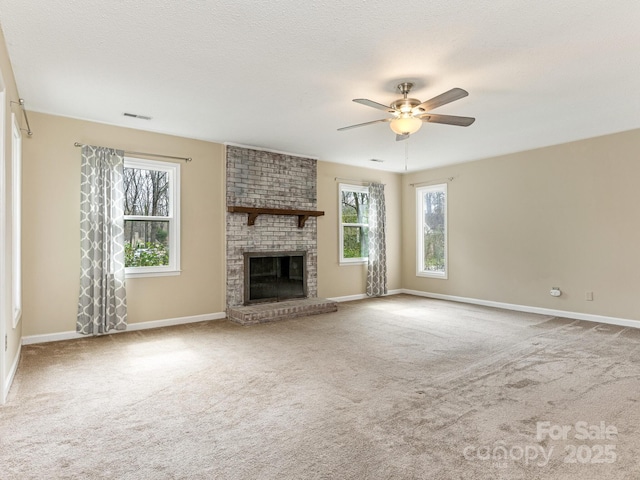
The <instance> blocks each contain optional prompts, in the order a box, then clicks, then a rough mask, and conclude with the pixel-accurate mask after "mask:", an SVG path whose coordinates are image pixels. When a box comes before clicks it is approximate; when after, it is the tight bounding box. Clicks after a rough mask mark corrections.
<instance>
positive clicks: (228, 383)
mask: <svg viewBox="0 0 640 480" xmlns="http://www.w3.org/2000/svg"><path fill="white" fill-rule="evenodd" d="M639 341H640V330H633V329H626V328H621V327H614V326H607V325H598V324H594V323H588V322H580V321H573V320H567V319H558V318H549V317H544V316H538V315H530V314H520V313H516V312H509V311H503V310H496V309H490V308H483V307H476V306H470V305H463V304H454V303H448V302H443V301H437V300H429V299H424V298H418V297H411V296H406V295H399V296H392V297H386V298H382V299H375V300H364V301H359V302H351V303H344V304H341V305H340V310H339V312H338V313H332V314H325V315H318V316H314V317H307V318H301V319H296V320H289V321H284V322H280V323H274V324H265V325H257V326H253V327H240V326H237V325H234V324H231V323H229V322H227V321H218V322H207V323H199V324H191V325H186V326H181V327H173V328H165V329H159V330H147V331H143V332H131V333H123V334H117V335H109V336H106V337H100V338H88V339H83V340H75V341H68V342H58V343H50V344H41V345H33V346H27V347H25V348H24V349H23V354H22V360H21V363H20V367H19V370H18V373H17V376H16V379H15V383H14V386H13V388H12V390H11V392H10V394H9V400H8V403H7V404H6V405H4V406H1V407H0V478H2V479H31V478H34V479H52V478H73V479H84V478H87V479H90V478H113V479H243V480H244V479H375V480H378V479H465V480H472V479H580V480H588V479H638V478H640V433H639V431H638V428H639V426H640V403H639V401H638V400H639V399H640V368H639V367H640V348H639V345H640V343H639ZM539 422H548V423H546V424H545V423H539ZM580 422H585V423H584V424H583V423H580ZM601 422H604V430H605V431H606V430H607V429H608V432H606V433H608V436H605V438H594V439H582V437H580V435H581V433H582V430H583V428H582V427H583V426H587V427H589V426H592V425H593V426H598V428H595V427H594V428H593V432H592V433H593V435H598V436H600V437H602V436H601V435H599V433H598V431H599V428H600V426H601ZM538 427H540V428H546V430H545V431H544V432H543V433H545V434H544V435H543V437H544V438H540V439H539V438H537V430H538V429H539V428H538ZM563 427H566V428H570V429H571V430H569V431H568V432H567V435H566V437H567V438H566V440H565V439H562V438H560V439H557V440H553V439H551V438H549V436H548V435H546V432H547V431H551V432H552V434H554V436H555V438H558V436H557V435H555V434H556V433H558V432H559V431H561V429H562V428H563ZM566 428H565V430H566ZM612 428H615V429H617V434H616V435H613V434H612ZM576 435H578V436H579V437H580V438H575V436H576ZM500 447H502V448H500ZM552 448H553V450H551V449H552ZM505 452H506V456H505V455H504V454H505ZM549 452H551V453H549ZM572 452H573V453H572ZM534 453H535V455H536V457H534ZM501 454H502V455H503V456H501ZM543 455H545V456H547V455H548V458H549V460H548V462H545V460H544V458H545V457H543ZM573 460H575V463H566V462H567V461H569V462H571V461H573ZM594 462H595V463H594ZM597 462H610V463H597Z"/></svg>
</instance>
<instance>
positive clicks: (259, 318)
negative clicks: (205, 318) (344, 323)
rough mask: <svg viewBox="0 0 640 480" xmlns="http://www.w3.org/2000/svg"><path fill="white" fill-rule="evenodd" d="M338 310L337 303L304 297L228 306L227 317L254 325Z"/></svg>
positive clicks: (244, 323) (239, 322) (243, 323)
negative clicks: (275, 301)
mask: <svg viewBox="0 0 640 480" xmlns="http://www.w3.org/2000/svg"><path fill="white" fill-rule="evenodd" d="M337 310H338V304H337V303H336V302H334V301H333V300H327V299H324V298H304V299H301V300H288V301H286V302H277V303H261V304H258V305H250V306H246V307H231V308H229V312H228V317H229V320H231V321H232V322H235V323H238V324H240V325H255V324H258V323H267V322H273V321H275V320H285V319H289V318H296V317H305V316H307V315H316V314H319V313H330V312H335V311H337Z"/></svg>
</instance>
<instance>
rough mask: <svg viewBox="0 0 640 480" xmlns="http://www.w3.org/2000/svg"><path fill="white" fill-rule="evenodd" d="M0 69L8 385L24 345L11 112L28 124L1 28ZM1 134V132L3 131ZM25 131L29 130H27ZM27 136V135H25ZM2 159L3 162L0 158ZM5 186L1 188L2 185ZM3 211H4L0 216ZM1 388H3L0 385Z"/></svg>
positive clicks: (1, 298)
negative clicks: (16, 286)
mask: <svg viewBox="0 0 640 480" xmlns="http://www.w3.org/2000/svg"><path fill="white" fill-rule="evenodd" d="M0 72H1V74H2V82H0V86H2V84H4V88H5V102H4V105H3V109H4V125H5V129H4V135H2V136H1V138H0V149H1V150H2V152H1V153H0V154H1V155H4V165H5V168H4V172H3V173H4V175H0V178H1V177H2V176H4V182H5V184H4V186H5V191H4V193H5V195H4V198H0V209H2V211H3V212H4V215H5V227H6V228H5V231H4V234H3V235H2V238H0V248H1V249H2V253H3V257H4V265H0V269H2V271H0V277H1V278H0V288H1V289H2V292H0V322H2V323H3V327H4V328H2V329H0V330H2V331H3V332H4V334H5V335H6V336H7V349H6V350H5V348H4V345H5V340H4V338H0V345H1V347H0V355H1V356H2V361H1V362H0V366H1V367H2V368H1V369H0V381H1V382H2V385H5V383H6V381H7V379H8V378H9V374H10V371H9V369H10V368H11V367H12V366H13V365H14V362H15V360H16V358H17V353H18V350H19V348H20V339H21V337H22V325H23V322H22V321H20V322H19V323H18V324H17V325H16V327H15V328H14V327H13V315H12V311H11V298H12V297H11V295H12V283H13V282H12V270H11V265H12V258H13V247H12V245H11V238H12V234H11V224H12V218H11V214H12V208H13V202H12V193H11V176H12V173H11V112H15V114H16V118H17V119H18V121H19V123H20V125H21V126H22V125H24V120H23V116H22V111H21V109H20V108H19V107H18V106H17V105H12V104H11V102H17V101H18V99H19V94H18V90H17V87H16V82H15V78H14V76H13V69H12V67H11V62H10V61H9V54H8V53H7V48H6V44H5V40H4V35H3V34H2V31H1V30H0ZM0 135H1V132H0ZM23 135H25V134H23ZM25 136H26V135H25ZM0 163H1V162H0ZM0 190H1V189H0ZM1 217H2V215H1V214H0V218H1ZM0 390H2V389H1V388H0ZM2 400H3V399H2V398H0V403H2Z"/></svg>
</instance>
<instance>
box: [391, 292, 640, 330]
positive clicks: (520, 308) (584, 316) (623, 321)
mask: <svg viewBox="0 0 640 480" xmlns="http://www.w3.org/2000/svg"><path fill="white" fill-rule="evenodd" d="M402 293H406V294H408V295H416V296H419V297H427V298H435V299H438V300H449V301H451V302H460V303H471V304H474V305H483V306H485V307H494V308H503V309H505V310H515V311H516V312H526V313H538V314H540V315H551V316H554V317H564V318H573V319H575V320H586V321H588V322H596V323H606V324H608V325H618V326H620V327H632V328H640V320H632V319H629V318H618V317H607V316H604V315H593V314H591V313H580V312H570V311H566V310H554V309H551V308H542V307H531V306H528V305H516V304H513V303H502V302H493V301H490V300H481V299H478V298H468V297H457V296H454V295H442V294H440V293H430V292H421V291H419V290H408V289H403V290H402Z"/></svg>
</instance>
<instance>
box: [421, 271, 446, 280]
mask: <svg viewBox="0 0 640 480" xmlns="http://www.w3.org/2000/svg"><path fill="white" fill-rule="evenodd" d="M416 277H426V278H439V279H440V280H447V279H448V278H449V276H448V275H447V274H446V273H436V272H433V273H432V272H416Z"/></svg>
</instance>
